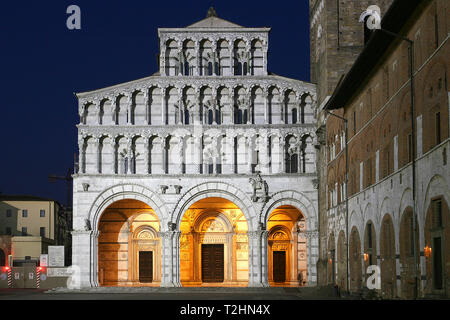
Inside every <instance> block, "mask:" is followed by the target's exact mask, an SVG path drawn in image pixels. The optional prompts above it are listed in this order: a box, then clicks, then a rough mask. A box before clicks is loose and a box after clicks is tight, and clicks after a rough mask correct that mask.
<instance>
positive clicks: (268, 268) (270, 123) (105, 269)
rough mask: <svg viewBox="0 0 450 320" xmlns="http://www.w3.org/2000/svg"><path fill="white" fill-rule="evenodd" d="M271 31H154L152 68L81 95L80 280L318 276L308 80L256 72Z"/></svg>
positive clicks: (294, 279)
mask: <svg viewBox="0 0 450 320" xmlns="http://www.w3.org/2000/svg"><path fill="white" fill-rule="evenodd" d="M269 31H270V28H246V27H242V26H239V25H236V24H234V23H231V22H228V21H226V20H223V19H220V18H218V17H217V15H216V14H215V12H214V10H210V11H209V12H208V16H207V18H206V19H204V20H201V21H199V22H197V23H194V24H192V25H190V26H188V27H186V28H160V29H158V35H159V46H160V55H159V71H158V72H157V73H155V74H153V75H152V76H149V77H147V78H144V79H140V80H136V81H131V82H128V83H123V84H119V85H115V86H112V87H108V88H103V89H99V90H95V91H90V92H84V93H78V94H77V97H78V100H79V116H80V123H79V124H78V125H77V127H78V144H79V167H78V170H77V172H76V173H75V174H74V179H73V187H74V191H73V204H74V209H73V215H74V219H73V229H74V230H73V232H72V237H73V264H74V265H77V266H79V267H80V272H81V273H80V274H81V285H82V287H96V286H165V287H174V286H175V287H176V286H249V287H265V286H301V285H315V284H316V281H317V275H316V261H317V258H318V199H317V194H318V192H317V187H318V185H317V179H316V155H315V148H314V147H315V144H316V136H315V135H316V134H315V131H316V120H315V112H316V110H315V105H316V88H315V85H313V84H310V83H306V82H303V81H298V80H294V79H289V78H285V77H281V76H278V75H275V74H271V73H269V72H268V71H267V51H268V35H269Z"/></svg>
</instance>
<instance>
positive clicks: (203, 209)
mask: <svg viewBox="0 0 450 320" xmlns="http://www.w3.org/2000/svg"><path fill="white" fill-rule="evenodd" d="M180 231H181V236H180V280H181V284H182V285H183V286H247V284H248V237H247V231H248V224H247V220H246V218H245V216H244V214H243V212H242V211H241V209H240V208H239V207H238V206H236V205H235V204H234V203H233V202H231V201H229V200H226V199H224V198H218V197H210V198H205V199H202V200H199V201H197V202H195V203H194V204H192V205H191V206H190V207H189V209H188V210H187V211H186V212H185V214H184V215H183V218H182V219H181V223H180Z"/></svg>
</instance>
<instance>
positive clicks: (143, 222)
mask: <svg viewBox="0 0 450 320" xmlns="http://www.w3.org/2000/svg"><path fill="white" fill-rule="evenodd" d="M98 230H99V232H100V234H99V237H98V279H99V285H101V286H159V285H160V282H161V258H160V257H161V242H160V238H159V235H158V233H159V231H160V222H159V219H158V217H157V215H156V213H155V211H154V210H153V209H152V208H151V207H149V206H148V205H147V204H145V203H144V202H141V201H138V200H131V199H126V200H119V201H116V202H114V203H112V204H110V205H109V206H108V207H107V208H106V209H105V210H104V211H103V213H102V215H101V217H100V220H99V224H98Z"/></svg>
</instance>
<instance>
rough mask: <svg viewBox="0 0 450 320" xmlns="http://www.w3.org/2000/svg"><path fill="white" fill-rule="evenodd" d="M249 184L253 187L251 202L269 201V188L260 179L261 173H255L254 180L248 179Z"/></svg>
mask: <svg viewBox="0 0 450 320" xmlns="http://www.w3.org/2000/svg"><path fill="white" fill-rule="evenodd" d="M249 182H250V183H251V184H252V187H253V196H252V200H253V202H266V201H267V200H268V199H269V186H268V184H267V182H266V181H265V180H263V179H262V178H261V173H260V172H259V171H257V172H256V178H250V179H249Z"/></svg>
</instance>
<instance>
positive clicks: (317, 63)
mask: <svg viewBox="0 0 450 320" xmlns="http://www.w3.org/2000/svg"><path fill="white" fill-rule="evenodd" d="M391 3H392V0H372V1H369V0H358V1H355V0H340V1H335V0H310V2H309V6H310V37H311V39H310V43H311V46H310V48H311V54H310V55H311V82H312V83H314V84H316V85H317V108H316V120H317V123H316V124H317V134H316V135H317V142H318V143H317V144H316V160H317V176H318V181H319V184H318V199H319V203H318V211H319V221H318V223H319V238H320V241H319V259H318V261H317V275H318V276H317V281H318V284H319V285H326V284H327V283H328V276H327V269H328V251H327V241H328V222H327V221H328V218H327V208H328V206H327V184H326V181H327V166H326V163H327V160H326V158H327V153H326V148H325V141H326V138H325V132H326V130H325V122H326V116H327V113H326V112H324V111H323V106H324V105H325V104H326V102H327V101H328V99H329V98H330V97H331V95H332V94H333V91H334V89H335V87H336V85H337V83H338V81H339V79H340V77H341V76H342V75H343V74H344V73H346V72H347V71H348V70H350V68H351V67H352V65H353V63H354V62H355V60H356V58H357V57H358V55H359V54H360V53H361V51H362V49H363V48H364V42H365V40H367V39H366V38H367V36H366V37H365V35H366V33H365V31H367V30H365V28H364V26H363V24H362V23H360V22H359V17H360V15H361V13H362V12H363V11H364V10H366V9H367V7H368V6H369V5H374V4H376V5H378V7H379V8H380V10H381V14H382V15H383V14H384V13H386V11H387V9H388V8H389V6H390V5H391Z"/></svg>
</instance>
